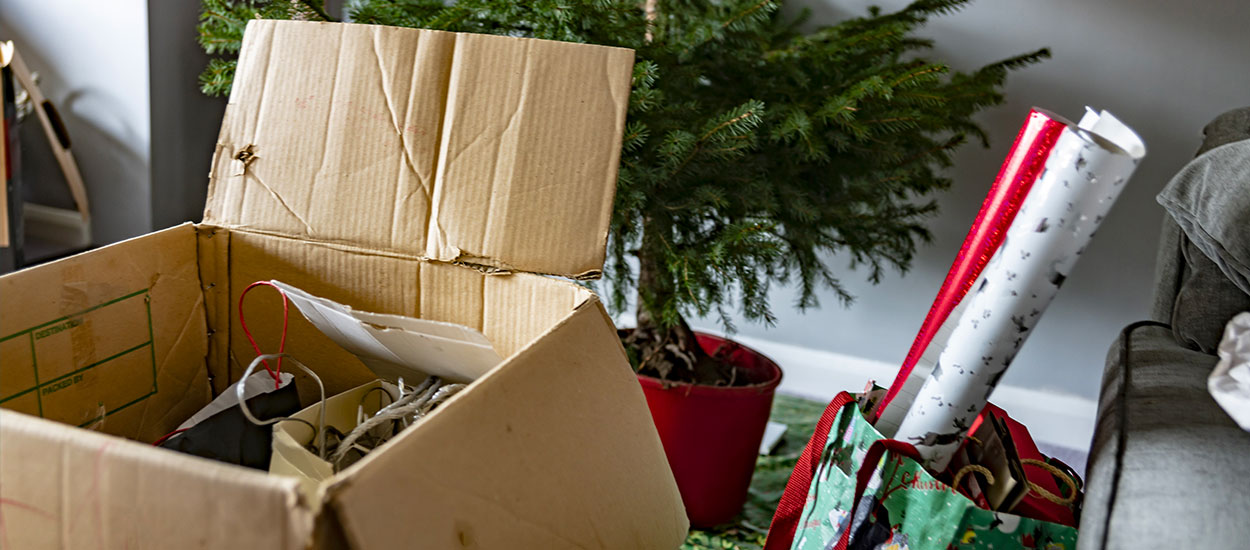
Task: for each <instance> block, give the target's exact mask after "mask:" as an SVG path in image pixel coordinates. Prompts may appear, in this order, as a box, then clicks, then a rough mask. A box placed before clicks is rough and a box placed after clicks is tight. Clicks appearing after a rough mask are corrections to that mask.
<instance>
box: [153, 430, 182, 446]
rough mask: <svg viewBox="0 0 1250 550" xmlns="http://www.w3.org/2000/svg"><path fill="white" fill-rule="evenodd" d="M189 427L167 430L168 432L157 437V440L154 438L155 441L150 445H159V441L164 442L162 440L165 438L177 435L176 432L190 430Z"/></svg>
mask: <svg viewBox="0 0 1250 550" xmlns="http://www.w3.org/2000/svg"><path fill="white" fill-rule="evenodd" d="M190 429H191V428H183V429H181V430H174V431H172V432H169V433H167V434H165V435H162V436H161V438H160V439H157V440H156V442H155V443H153V444H152V446H153V447H160V446H161V443H164V442H165V440H167V439H169V438H171V437H173V436H175V435H178V434H180V433H182V432H185V431H187V430H190Z"/></svg>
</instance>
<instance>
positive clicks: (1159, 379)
mask: <svg viewBox="0 0 1250 550" xmlns="http://www.w3.org/2000/svg"><path fill="white" fill-rule="evenodd" d="M1123 338H1124V337H1123V336H1122V340H1121V341H1123ZM1128 342H1129V349H1128V350H1127V354H1126V355H1127V357H1123V356H1122V353H1121V352H1122V350H1121V346H1120V342H1117V343H1116V344H1115V345H1114V346H1112V348H1111V352H1110V354H1109V357H1108V360H1107V369H1106V371H1104V375H1103V385H1102V396H1101V398H1100V399H1099V403H1098V425H1097V428H1096V430H1095V432H1094V443H1093V447H1092V448H1091V449H1090V460H1089V466H1088V469H1087V478H1088V482H1087V484H1086V499H1085V507H1084V512H1083V514H1082V516H1081V526H1080V540H1079V541H1078V542H1077V548H1078V549H1081V550H1092V549H1099V548H1105V549H1109V550H1118V549H1129V548H1132V549H1137V548H1193V547H1198V546H1202V547H1204V548H1244V547H1245V545H1246V540H1247V538H1248V536H1247V526H1248V525H1250V524H1248V523H1247V520H1246V511H1247V510H1250V459H1248V458H1247V457H1250V434H1248V433H1246V432H1244V431H1242V430H1241V428H1239V427H1238V426H1237V424H1236V423H1234V422H1233V420H1232V419H1231V418H1229V417H1228V415H1227V414H1225V413H1224V411H1223V409H1221V408H1220V407H1219V405H1217V404H1216V403H1215V400H1213V399H1212V398H1211V395H1210V394H1209V393H1207V383H1206V380H1207V375H1208V374H1210V372H1211V369H1212V367H1213V366H1214V365H1215V362H1216V361H1217V358H1216V357H1215V356H1213V355H1207V354H1204V353H1201V352H1197V351H1192V350H1188V349H1185V348H1182V347H1180V346H1178V345H1176V342H1175V341H1174V340H1173V338H1172V335H1171V332H1170V331H1169V330H1168V329H1167V328H1160V327H1143V328H1138V329H1137V330H1134V331H1132V332H1131V334H1130V335H1129V337H1128ZM1121 445H1122V446H1121ZM1121 451H1122V452H1121ZM1104 540H1105V547H1104Z"/></svg>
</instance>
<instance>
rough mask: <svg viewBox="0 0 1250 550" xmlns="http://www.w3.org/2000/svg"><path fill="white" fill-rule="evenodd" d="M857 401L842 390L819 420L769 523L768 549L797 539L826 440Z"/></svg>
mask: <svg viewBox="0 0 1250 550" xmlns="http://www.w3.org/2000/svg"><path fill="white" fill-rule="evenodd" d="M854 402H855V397H854V396H852V395H851V394H849V393H847V392H842V393H839V394H838V395H837V396H836V397H834V398H833V401H830V402H829V406H827V407H825V412H824V413H822V414H821V415H820V420H819V421H817V422H816V431H815V432H813V433H812V438H811V439H809V440H807V446H806V447H803V454H801V455H799V460H798V462H797V463H796V464H795V465H794V471H793V472H791V473H790V480H789V481H787V482H786V490H785V492H784V493H782V494H781V502H778V503H777V513H776V514H773V522H772V524H771V525H769V526H768V538H767V539H765V541H764V550H785V549H787V548H789V547H790V542H791V541H792V540H794V532H795V529H796V528H797V527H798V526H799V516H801V515H802V514H803V506H804V505H805V504H806V503H807V491H808V488H809V487H811V486H812V478H813V477H815V476H816V468H817V467H818V466H819V465H820V455H821V454H823V453H824V451H825V443H827V442H828V441H829V430H832V429H833V420H834V419H835V418H837V416H838V411H840V410H842V407H845V406H846V405H848V404H850V403H854Z"/></svg>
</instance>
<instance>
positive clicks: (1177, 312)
mask: <svg viewBox="0 0 1250 550" xmlns="http://www.w3.org/2000/svg"><path fill="white" fill-rule="evenodd" d="M1181 257H1182V258H1184V262H1182V266H1181V275H1180V286H1179V288H1178V289H1177V290H1176V301H1175V303H1174V304H1173V306H1172V312H1171V320H1170V321H1171V324H1172V332H1173V334H1174V336H1175V337H1176V341H1177V342H1180V344H1181V345H1183V346H1185V347H1187V348H1189V349H1194V350H1198V351H1201V352H1203V353H1210V354H1212V355H1214V354H1215V352H1216V349H1217V347H1218V346H1219V345H1220V338H1222V337H1223V335H1224V326H1225V325H1227V324H1228V321H1229V319H1232V318H1233V316H1235V315H1237V314H1238V313H1241V312H1243V311H1250V294H1246V293H1244V292H1242V291H1241V289H1240V288H1237V285H1235V284H1233V282H1232V281H1231V280H1229V278H1228V277H1226V276H1225V275H1224V272H1223V271H1221V270H1220V268H1219V266H1218V265H1216V264H1215V262H1214V261H1212V260H1211V259H1210V258H1208V257H1207V255H1206V254H1205V253H1203V251H1202V250H1199V249H1198V247H1197V246H1196V245H1195V244H1194V243H1193V242H1192V241H1190V240H1189V238H1188V237H1186V236H1182V237H1181Z"/></svg>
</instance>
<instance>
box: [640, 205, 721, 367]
mask: <svg viewBox="0 0 1250 550" xmlns="http://www.w3.org/2000/svg"><path fill="white" fill-rule="evenodd" d="M644 224H645V226H644V230H643V242H642V246H641V247H639V251H638V294H637V300H638V308H637V320H638V327H637V328H636V329H634V331H633V332H632V333H630V334H629V336H627V337H626V338H625V339H624V344H625V345H626V346H627V347H630V348H632V349H633V350H634V351H635V353H636V355H635V356H636V357H637V358H638V372H640V373H642V374H646V375H648V376H654V377H656V378H659V379H661V380H664V381H673V382H691V383H695V384H701V385H708V386H732V385H734V383H735V382H741V381H739V380H737V376H736V375H737V372H736V371H737V369H735V368H734V367H732V366H731V365H728V364H726V363H725V362H724V361H721V360H719V359H718V358H716V357H713V356H712V355H710V354H708V353H706V352H704V351H703V348H702V347H700V346H699V342H698V338H697V337H696V336H695V334H694V330H693V329H691V328H690V325H689V324H687V323H686V320H685V319H684V318H681V317H680V316H679V317H678V319H677V322H676V323H675V324H672V326H665V325H666V323H664V321H663V319H661V318H659V316H658V315H657V313H656V312H653V311H652V310H651V308H650V307H649V306H651V305H654V306H659V305H661V304H667V303H671V301H672V300H674V299H675V296H674V295H673V293H674V289H673V288H672V287H671V285H669V284H668V282H667V281H666V280H665V279H664V277H663V275H662V273H663V269H664V267H663V266H662V265H660V262H659V261H658V260H657V259H656V258H655V257H654V256H653V253H652V252H651V251H652V250H655V246H656V245H657V244H658V245H659V246H663V245H662V244H661V243H654V242H652V240H653V239H655V238H657V236H656V232H655V229H654V224H655V222H654V220H651V219H647V220H645V221H644Z"/></svg>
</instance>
